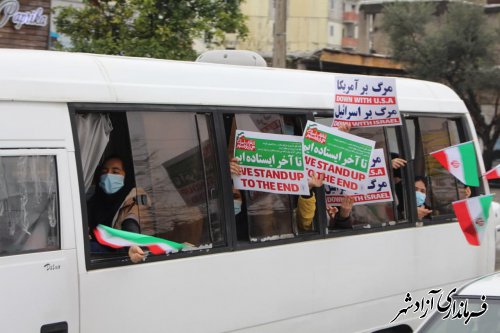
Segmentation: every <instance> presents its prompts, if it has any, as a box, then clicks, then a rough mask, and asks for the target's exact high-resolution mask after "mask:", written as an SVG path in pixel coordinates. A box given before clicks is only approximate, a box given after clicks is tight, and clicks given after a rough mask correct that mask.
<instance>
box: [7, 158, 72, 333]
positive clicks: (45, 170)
mask: <svg viewBox="0 0 500 333" xmlns="http://www.w3.org/2000/svg"><path fill="white" fill-rule="evenodd" d="M70 190H71V186H70V177H69V172H68V157H67V152H66V151H65V150H62V149H0V295H1V302H0V332H16V333H22V332H41V333H44V332H46V333H48V332H50V333H63V332H78V329H79V322H78V313H79V309H78V280H77V267H76V250H75V239H74V223H73V214H72V200H71V198H72V195H71V191H70Z"/></svg>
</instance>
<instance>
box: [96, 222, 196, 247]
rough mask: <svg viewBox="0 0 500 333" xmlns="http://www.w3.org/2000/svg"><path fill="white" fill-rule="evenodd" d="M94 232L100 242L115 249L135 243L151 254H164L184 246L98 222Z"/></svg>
mask: <svg viewBox="0 0 500 333" xmlns="http://www.w3.org/2000/svg"><path fill="white" fill-rule="evenodd" d="M94 234H95V237H96V239H97V241H98V242H99V243H100V244H102V245H106V246H109V247H112V248H115V249H118V248H121V247H125V246H132V245H137V246H143V247H147V248H149V251H151V253H153V254H164V253H171V252H177V251H179V250H181V249H183V248H184V247H186V246H185V245H184V244H179V243H176V242H172V241H169V240H166V239H163V238H158V237H153V236H148V235H142V234H137V233H135V232H129V231H124V230H119V229H114V228H110V227H107V226H105V225H102V224H99V225H98V226H97V227H96V228H95V230H94Z"/></svg>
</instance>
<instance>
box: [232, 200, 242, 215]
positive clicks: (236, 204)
mask: <svg viewBox="0 0 500 333" xmlns="http://www.w3.org/2000/svg"><path fill="white" fill-rule="evenodd" d="M233 205H234V215H238V214H239V213H241V201H240V200H233Z"/></svg>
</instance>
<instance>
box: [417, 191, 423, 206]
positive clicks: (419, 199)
mask: <svg viewBox="0 0 500 333" xmlns="http://www.w3.org/2000/svg"><path fill="white" fill-rule="evenodd" d="M415 195H416V196H417V207H420V206H422V205H423V204H424V202H425V194H424V193H422V192H415Z"/></svg>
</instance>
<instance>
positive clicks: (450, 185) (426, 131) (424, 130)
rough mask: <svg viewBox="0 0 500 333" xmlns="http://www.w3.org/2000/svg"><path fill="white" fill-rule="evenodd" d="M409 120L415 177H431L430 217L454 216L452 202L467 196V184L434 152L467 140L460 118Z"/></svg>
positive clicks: (428, 194)
mask: <svg viewBox="0 0 500 333" xmlns="http://www.w3.org/2000/svg"><path fill="white" fill-rule="evenodd" d="M406 122H407V127H408V134H409V138H410V147H411V151H412V158H413V160H412V162H413V168H414V174H415V177H424V178H425V179H426V180H427V181H426V183H427V184H426V185H427V189H426V199H425V205H426V206H427V207H429V208H430V209H432V213H431V214H429V215H430V216H428V217H430V218H437V217H443V218H452V217H453V216H454V213H453V208H452V206H451V203H452V202H453V201H456V200H459V199H463V198H465V186H464V185H463V184H462V183H460V181H458V180H457V179H456V178H455V177H454V176H453V175H451V174H450V173H449V172H448V171H447V170H446V169H445V168H444V167H443V166H441V164H439V162H438V161H437V160H436V159H435V158H434V157H432V156H431V155H430V153H431V152H434V151H436V150H440V149H443V148H447V147H450V146H453V145H456V144H459V143H461V142H465V141H466V140H465V138H464V135H463V132H461V131H460V122H459V119H447V118H438V117H418V118H408V119H407V120H406ZM424 221H425V218H424Z"/></svg>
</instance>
